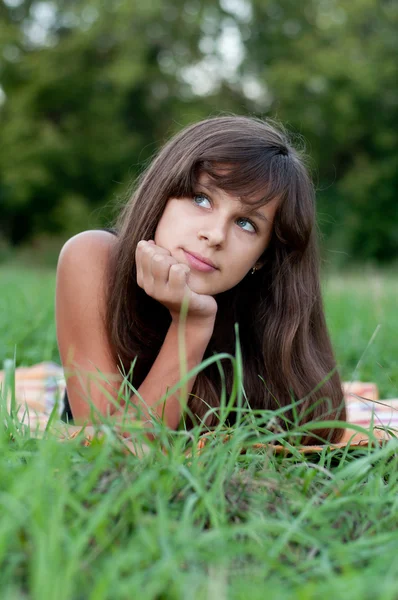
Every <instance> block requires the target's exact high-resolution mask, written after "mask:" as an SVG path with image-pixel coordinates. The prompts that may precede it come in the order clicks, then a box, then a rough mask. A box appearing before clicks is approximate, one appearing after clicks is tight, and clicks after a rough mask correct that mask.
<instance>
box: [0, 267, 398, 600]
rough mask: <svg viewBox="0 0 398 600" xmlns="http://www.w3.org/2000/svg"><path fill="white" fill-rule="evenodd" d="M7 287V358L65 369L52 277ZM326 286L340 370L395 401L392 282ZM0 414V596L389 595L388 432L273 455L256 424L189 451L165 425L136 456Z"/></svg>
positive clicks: (395, 487) (397, 493)
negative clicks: (41, 435) (380, 442)
mask: <svg viewBox="0 0 398 600" xmlns="http://www.w3.org/2000/svg"><path fill="white" fill-rule="evenodd" d="M0 280H1V288H0V340H1V346H0V360H1V361H3V360H4V359H5V358H11V357H13V356H14V352H16V359H17V364H18V365H19V364H24V365H29V364H33V363H35V362H39V361H42V360H55V361H57V362H58V361H59V357H58V352H57V346H56V339H55V326H54V307H53V299H54V283H55V278H54V273H53V271H40V270H35V271H21V270H19V271H13V270H11V269H5V268H3V269H1V270H0ZM324 290H325V306H326V314H327V320H328V324H329V327H330V332H331V336H332V340H333V343H334V347H335V353H336V357H337V360H338V363H339V367H340V371H341V373H342V376H343V378H344V379H346V380H349V379H362V380H364V381H365V380H366V381H374V382H376V383H377V384H378V386H379V390H380V394H381V397H391V398H392V397H398V366H397V360H396V357H397V355H398V352H397V350H398V339H397V335H396V332H397V329H398V328H397V325H398V322H397V321H398V317H397V314H396V313H397V311H396V309H395V304H396V298H397V293H398V279H397V278H395V279H394V277H393V276H392V275H388V274H384V275H383V274H380V273H379V274H378V273H373V274H371V275H369V276H364V274H363V273H362V274H360V275H359V274H358V275H357V274H352V275H345V276H330V277H328V278H327V280H326V281H325V284H324ZM2 421H6V423H5V424H4V425H2V430H1V434H0V564H1V569H0V590H1V599H2V600H14V599H19V598H21V599H22V598H24V599H25V598H33V599H35V600H36V599H37V600H39V599H40V600H47V599H48V600H50V599H51V600H53V599H56V600H67V599H71V600H80V599H81V600H102V599H108V598H109V599H112V600H114V599H118V598H128V599H139V600H147V599H148V600H149V599H155V598H156V599H158V600H163V599H186V598H187V599H190V598H193V599H195V600H196V599H200V600H202V599H203V600H213V599H214V600H219V599H220V600H224V599H225V600H227V599H228V600H229V599H230V598H231V599H242V600H246V599H254V600H256V599H259V600H260V599H261V600H263V599H264V598H271V599H276V600H283V599H285V598H286V599H287V598H292V599H293V598H294V599H299V600H307V599H308V600H312V599H313V600H318V599H319V598H323V599H324V598H326V599H327V598H333V599H335V598H350V600H353V599H358V600H359V599H360V600H364V599H365V600H366V599H367V598H369V599H372V600H374V599H376V598H377V599H379V598H380V599H385V600H388V599H391V600H393V599H395V598H397V585H398V575H397V573H398V558H397V556H396V548H397V544H398V531H397V529H396V523H397V508H398V473H397V469H396V453H397V450H398V443H397V442H396V441H395V440H392V441H391V442H390V443H389V444H388V445H387V446H385V447H384V448H373V449H362V450H356V451H355V452H347V451H337V450H333V451H324V452H323V453H321V454H316V455H307V456H305V457H304V456H302V455H300V454H298V453H297V452H296V451H294V449H293V450H292V452H293V454H292V455H291V456H287V457H283V458H282V457H280V456H275V455H274V454H273V453H272V452H271V451H268V450H267V451H265V450H263V451H255V450H254V449H253V448H252V446H253V442H254V441H260V440H261V441H272V440H273V436H274V435H275V434H273V433H272V432H270V431H269V429H267V427H266V423H267V420H266V419H265V418H263V419H262V421H260V420H259V421H258V423H257V428H254V427H253V426H251V427H249V426H245V427H242V428H241V429H238V430H237V431H235V432H234V435H233V436H231V438H230V440H229V442H227V443H224V444H223V443H221V442H220V441H219V436H216V438H215V440H214V442H213V443H211V444H209V445H208V446H206V447H205V449H204V451H203V453H202V454H201V455H200V456H197V455H194V456H193V457H191V458H189V457H187V456H186V455H185V450H186V448H187V444H189V440H187V436H186V435H185V433H184V432H183V431H180V432H175V433H173V434H171V435H170V434H169V435H167V433H166V432H164V431H163V432H161V434H162V435H163V441H164V445H163V447H166V448H167V451H166V452H162V451H161V450H160V447H159V445H156V444H155V445H154V446H153V448H151V450H150V452H149V453H148V454H147V455H145V456H144V457H143V458H141V459H139V458H137V457H135V456H133V455H127V454H126V453H125V452H123V448H122V446H121V444H120V443H119V441H118V439H117V438H115V437H114V436H113V435H112V432H111V431H108V433H106V435H105V437H103V438H102V439H101V440H98V441H96V442H95V443H94V444H92V445H91V446H90V447H83V446H81V445H80V444H79V441H78V440H74V441H70V442H67V443H61V442H59V441H58V440H57V439H56V438H54V437H52V436H50V435H48V436H46V437H45V439H43V440H36V439H32V438H30V436H29V435H28V432H26V431H25V430H21V429H18V428H17V427H16V424H15V422H12V420H9V419H7V416H4V413H3V418H2ZM137 435H138V434H137ZM193 436H194V438H195V436H197V432H195V431H194V432H193ZM242 447H244V448H245V449H246V453H245V454H241V449H242Z"/></svg>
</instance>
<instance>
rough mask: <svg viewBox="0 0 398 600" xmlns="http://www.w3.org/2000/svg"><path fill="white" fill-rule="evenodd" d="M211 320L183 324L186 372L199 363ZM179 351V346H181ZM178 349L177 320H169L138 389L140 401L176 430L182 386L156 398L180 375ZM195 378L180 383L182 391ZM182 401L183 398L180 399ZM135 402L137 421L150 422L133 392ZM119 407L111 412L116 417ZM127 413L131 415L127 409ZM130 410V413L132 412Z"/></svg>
mask: <svg viewBox="0 0 398 600" xmlns="http://www.w3.org/2000/svg"><path fill="white" fill-rule="evenodd" d="M213 327H214V322H213V323H211V322H210V323H206V324H204V323H198V322H195V323H192V322H187V323H186V324H185V327H184V345H185V366H186V370H187V371H190V370H191V369H193V368H194V367H195V366H197V365H198V364H200V362H201V361H202V359H203V355H204V353H205V351H206V348H207V345H208V343H209V341H210V338H211V335H212V333H213ZM181 351H182V348H181ZM180 362H181V361H180V352H179V331H178V323H176V322H174V321H172V323H171V325H170V327H169V329H168V332H167V334H166V337H165V340H164V342H163V345H162V347H161V349H160V351H159V354H158V356H157V358H156V360H155V362H154V363H153V365H152V367H151V370H150V371H149V373H148V375H147V376H146V378H145V379H144V381H143V382H142V384H141V385H140V387H139V388H138V390H137V391H138V393H139V395H140V396H141V397H142V399H143V400H144V402H145V404H146V405H148V407H150V408H151V410H152V411H153V413H157V414H158V415H159V417H162V416H163V420H164V422H165V423H166V425H167V426H168V427H170V428H171V429H176V428H177V426H178V424H179V422H180V419H181V413H182V406H181V404H182V402H181V394H182V387H181V388H179V389H178V390H177V392H175V393H174V394H172V395H170V396H168V398H167V400H166V401H165V402H163V403H160V402H159V400H160V399H161V398H162V396H164V394H165V393H166V392H167V390H169V389H171V388H173V387H174V386H175V385H176V384H177V383H178V382H179V381H180V380H181V378H182V377H183V375H184V373H182V372H181V366H182V365H181V364H180ZM195 379H196V377H191V378H190V379H189V380H188V381H187V382H186V384H185V386H184V392H186V394H187V395H188V394H189V393H190V392H191V391H192V387H193V385H194V383H195ZM182 400H183V401H184V402H185V401H186V398H183V399H182ZM131 401H132V402H133V404H135V405H139V407H140V410H141V417H140V418H141V420H142V421H144V422H145V421H146V422H147V424H149V423H150V416H149V414H150V413H149V410H148V409H147V408H146V406H145V404H143V403H142V402H141V400H140V398H139V397H138V396H137V395H134V396H133V397H132V398H131ZM122 412H123V410H121V411H118V413H116V414H115V415H114V417H116V418H117V419H118V418H119V416H121V413H122ZM128 412H129V414H133V411H132V410H131V409H130V410H129V411H128ZM135 412H136V411H135V410H134V414H135Z"/></svg>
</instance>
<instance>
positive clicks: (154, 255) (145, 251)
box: [135, 240, 217, 324]
mask: <svg viewBox="0 0 398 600" xmlns="http://www.w3.org/2000/svg"><path fill="white" fill-rule="evenodd" d="M135 260H136V266H137V283H138V285H139V286H140V287H141V288H142V289H143V290H145V292H146V293H147V294H148V296H151V298H154V299H155V300H158V302H160V303H161V304H163V305H164V306H165V307H166V308H168V310H169V311H170V314H171V317H172V319H173V320H174V321H178V320H179V315H180V310H181V305H182V302H183V300H184V298H185V297H187V299H188V313H187V320H190V321H200V322H206V321H209V322H213V324H214V319H215V316H216V313H217V302H216V300H215V298H213V296H208V295H205V294H196V293H195V292H193V291H192V290H191V288H190V287H189V286H188V283H187V279H188V275H189V273H190V271H191V269H190V268H189V266H188V265H185V264H184V263H179V262H178V261H177V260H176V259H175V258H174V257H173V256H171V253H170V252H169V251H168V250H166V249H165V248H162V247H160V246H156V244H155V242H154V241H153V240H149V241H145V240H141V241H140V242H138V244H137V249H136V252H135Z"/></svg>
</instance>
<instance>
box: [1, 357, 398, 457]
mask: <svg viewBox="0 0 398 600" xmlns="http://www.w3.org/2000/svg"><path fill="white" fill-rule="evenodd" d="M10 362H11V361H10ZM10 373H11V370H10V369H7V368H5V369H4V370H3V371H0V396H2V397H3V398H4V397H5V396H6V402H7V406H8V410H9V409H10V404H11V398H12V394H11V389H12V388H13V387H14V382H13V381H12V382H11V384H10V381H7V376H8V379H10ZM65 387H66V384H65V378H64V373H63V369H62V367H61V366H60V365H58V364H56V363H54V362H42V363H39V364H36V365H33V366H32V367H18V368H17V369H16V370H15V388H14V389H15V404H16V407H17V415H18V418H19V420H21V421H23V422H24V423H27V422H29V425H30V429H31V431H32V432H36V434H40V432H43V431H44V430H45V428H46V426H47V423H48V420H49V417H50V415H51V413H52V411H53V409H54V406H56V405H57V413H58V416H59V417H60V416H61V414H62V411H63V408H64V407H63V397H64V392H65ZM343 389H344V395H345V400H346V405H347V421H348V425H347V429H346V430H345V434H344V438H343V441H342V442H341V443H340V444H339V446H345V445H346V444H347V443H348V442H350V444H351V445H362V444H363V443H368V440H364V435H363V434H358V433H355V431H353V430H352V429H350V428H349V424H354V425H360V426H362V427H364V428H366V429H369V428H370V427H371V426H373V427H374V428H376V429H374V433H375V435H376V436H377V437H380V438H382V439H386V437H388V436H387V434H386V432H385V431H378V430H377V428H380V429H385V428H390V429H392V430H396V431H397V432H398V398H396V399H390V400H379V395H378V389H377V386H376V384H375V383H365V382H360V381H352V382H345V383H344V384H343ZM60 432H61V428H60ZM80 433H83V435H82V439H83V440H84V443H89V442H90V440H91V439H92V437H93V436H94V434H95V432H94V428H93V427H86V428H85V431H84V432H83V431H82V428H81V427H78V426H71V425H68V426H67V425H63V426H62V433H60V438H61V439H73V438H74V437H76V436H77V435H78V434H80ZM226 437H228V436H226ZM208 438H209V436H208V435H204V436H202V439H201V440H200V442H199V449H200V448H202V447H203V446H204V444H205V443H206V441H207V439H208ZM275 448H276V450H277V448H278V447H275ZM307 449H308V450H307ZM312 450H314V447H311V446H310V447H307V448H304V447H303V448H302V451H304V452H305V451H312ZM277 451H278V450H277Z"/></svg>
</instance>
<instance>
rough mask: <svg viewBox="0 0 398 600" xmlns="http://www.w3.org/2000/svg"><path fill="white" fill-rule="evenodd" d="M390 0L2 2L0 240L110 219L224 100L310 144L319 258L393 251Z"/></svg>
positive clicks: (397, 241)
mask: <svg viewBox="0 0 398 600" xmlns="http://www.w3.org/2000/svg"><path fill="white" fill-rule="evenodd" d="M397 27H398V5H397V3H396V2H393V1H392V0H382V1H376V0H351V1H350V2H349V3H347V2H344V1H343V0H318V1H316V2H315V1H314V0H303V1H302V2H300V3H297V2H295V1H294V0H278V1H272V0H220V2H219V3H215V2H213V1H210V0H209V1H206V0H202V1H201V2H200V1H199V0H186V1H184V0H173V2H171V1H170V0H166V1H164V0H163V1H161V0H147V2H143V3H138V2H129V1H128V0H117V1H116V0H113V1H112V2H111V1H110V0H57V1H54V2H46V1H41V2H35V1H32V0H30V1H25V0H22V1H21V0H3V1H2V3H0V39H1V47H0V86H1V87H0V139H1V144H0V214H1V218H0V236H1V237H2V239H3V242H4V241H5V242H7V243H10V244H14V245H19V244H22V243H29V242H31V241H33V240H35V239H36V238H37V237H38V236H39V235H40V234H42V233H43V232H44V233H45V232H47V233H50V234H52V235H56V236H58V237H59V239H60V240H61V239H63V238H65V237H67V236H69V235H71V234H73V233H74V232H76V231H79V230H82V229H85V228H88V227H95V226H98V225H101V224H104V223H106V221H107V220H108V219H109V218H110V215H111V214H112V210H113V208H112V207H114V206H115V204H116V203H117V202H118V200H120V199H123V198H124V197H125V195H126V194H127V190H128V185H129V182H130V181H131V180H132V179H134V177H135V176H136V175H137V173H138V172H139V171H140V170H141V169H142V168H143V166H144V165H145V162H146V161H147V160H148V159H149V158H150V156H151V155H152V154H153V153H154V151H155V150H156V148H157V147H158V146H159V145H160V144H162V143H163V142H164V140H165V139H166V138H167V137H168V136H169V135H170V134H172V133H174V132H175V131H177V130H178V129H180V128H181V127H182V126H184V125H185V124H187V123H189V122H192V121H194V120H196V119H199V118H202V117H205V116H208V115H215V114H219V113H220V112H223V111H231V112H235V113H245V114H253V115H258V116H262V117H266V116H270V117H272V118H276V119H278V120H280V121H282V122H283V123H285V124H286V126H287V128H288V129H289V130H290V131H291V132H292V133H293V135H294V136H295V137H296V141H297V142H298V143H301V140H305V142H306V146H307V151H308V152H309V154H310V156H311V163H312V166H313V171H314V176H315V181H316V184H317V188H318V206H319V224H320V227H321V229H322V231H323V232H324V245H325V249H326V250H327V251H328V250H329V252H328V255H327V256H328V260H338V259H340V261H341V260H344V261H346V260H347V259H348V260H349V259H356V260H359V259H374V260H377V261H384V262H386V261H389V260H391V259H396V258H397V254H398V204H397V202H396V201H395V190H396V189H397V183H398V181H397V180H398V175H397V173H398V169H397V167H398V143H397V141H398V139H397V138H398V133H397V132H398V88H397V77H396V56H397V49H398V48H397V46H398V42H397V36H396V31H397Z"/></svg>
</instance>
